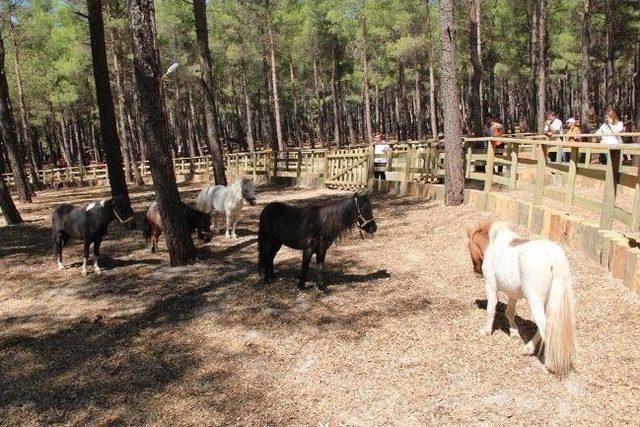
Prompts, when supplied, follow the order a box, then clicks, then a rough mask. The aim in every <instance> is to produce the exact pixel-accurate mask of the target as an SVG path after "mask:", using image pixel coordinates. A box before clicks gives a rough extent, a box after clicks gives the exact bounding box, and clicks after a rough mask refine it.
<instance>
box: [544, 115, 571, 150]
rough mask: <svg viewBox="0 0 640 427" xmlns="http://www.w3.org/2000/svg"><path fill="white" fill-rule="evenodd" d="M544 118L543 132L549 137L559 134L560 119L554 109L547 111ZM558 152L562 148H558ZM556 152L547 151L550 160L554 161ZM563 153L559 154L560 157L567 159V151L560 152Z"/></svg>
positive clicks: (560, 129)
mask: <svg viewBox="0 0 640 427" xmlns="http://www.w3.org/2000/svg"><path fill="white" fill-rule="evenodd" d="M545 117H546V120H545V122H544V134H545V135H547V137H549V138H551V137H553V136H555V135H559V134H561V133H562V120H560V119H559V118H558V116H557V115H556V113H555V111H547V114H545ZM559 151H560V153H562V149H560V150H559ZM556 154H557V153H549V160H551V161H552V162H555V161H556V158H557V156H556ZM562 154H563V155H562V156H561V158H563V157H564V160H565V161H566V160H568V159H567V154H568V153H562Z"/></svg>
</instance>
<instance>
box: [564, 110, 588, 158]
mask: <svg viewBox="0 0 640 427" xmlns="http://www.w3.org/2000/svg"><path fill="white" fill-rule="evenodd" d="M566 124H567V128H566V130H565V132H564V134H565V136H566V139H565V141H567V142H581V141H582V138H581V137H580V136H579V135H580V134H581V133H582V126H581V125H580V121H579V120H576V119H574V118H573V117H571V118H570V119H567V122H566ZM569 157H570V153H564V158H565V161H567V162H568V161H569ZM579 157H580V159H579V163H585V161H586V158H587V155H586V153H580V156H579Z"/></svg>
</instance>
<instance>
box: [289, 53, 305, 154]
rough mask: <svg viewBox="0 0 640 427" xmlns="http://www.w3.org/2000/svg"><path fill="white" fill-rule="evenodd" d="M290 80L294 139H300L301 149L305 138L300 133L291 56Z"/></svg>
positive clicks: (296, 93) (299, 118)
mask: <svg viewBox="0 0 640 427" xmlns="http://www.w3.org/2000/svg"><path fill="white" fill-rule="evenodd" d="M289 79H290V80H291V99H292V101H293V126H292V127H293V133H294V137H295V138H297V139H298V145H299V146H300V148H302V146H303V142H304V141H303V138H302V135H301V132H300V120H301V117H299V114H298V92H297V89H296V76H295V73H294V70H293V59H292V58H291V54H289Z"/></svg>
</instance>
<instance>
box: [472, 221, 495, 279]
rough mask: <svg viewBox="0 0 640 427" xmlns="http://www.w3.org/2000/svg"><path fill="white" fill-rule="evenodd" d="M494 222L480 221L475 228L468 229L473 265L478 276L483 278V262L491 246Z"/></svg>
mask: <svg viewBox="0 0 640 427" xmlns="http://www.w3.org/2000/svg"><path fill="white" fill-rule="evenodd" d="M491 225H492V221H490V220H483V221H480V222H479V223H478V224H477V225H476V226H475V227H473V228H468V229H467V236H468V237H469V243H468V244H467V247H468V248H469V254H470V255H471V263H472V264H473V271H474V272H475V273H476V276H478V277H482V261H484V252H485V251H486V250H487V246H489V229H491V228H492V227H491Z"/></svg>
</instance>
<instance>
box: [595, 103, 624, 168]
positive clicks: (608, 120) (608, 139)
mask: <svg viewBox="0 0 640 427" xmlns="http://www.w3.org/2000/svg"><path fill="white" fill-rule="evenodd" d="M623 130H624V123H622V121H621V120H620V119H618V114H616V112H615V111H613V110H609V112H608V113H607V114H606V115H605V116H604V123H603V124H602V126H600V128H599V129H598V130H597V131H596V135H600V136H601V138H600V143H601V144H606V145H615V144H622V138H620V135H617V134H618V133H620V132H622V131H623ZM600 163H601V164H603V165H604V164H607V154H606V153H600Z"/></svg>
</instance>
